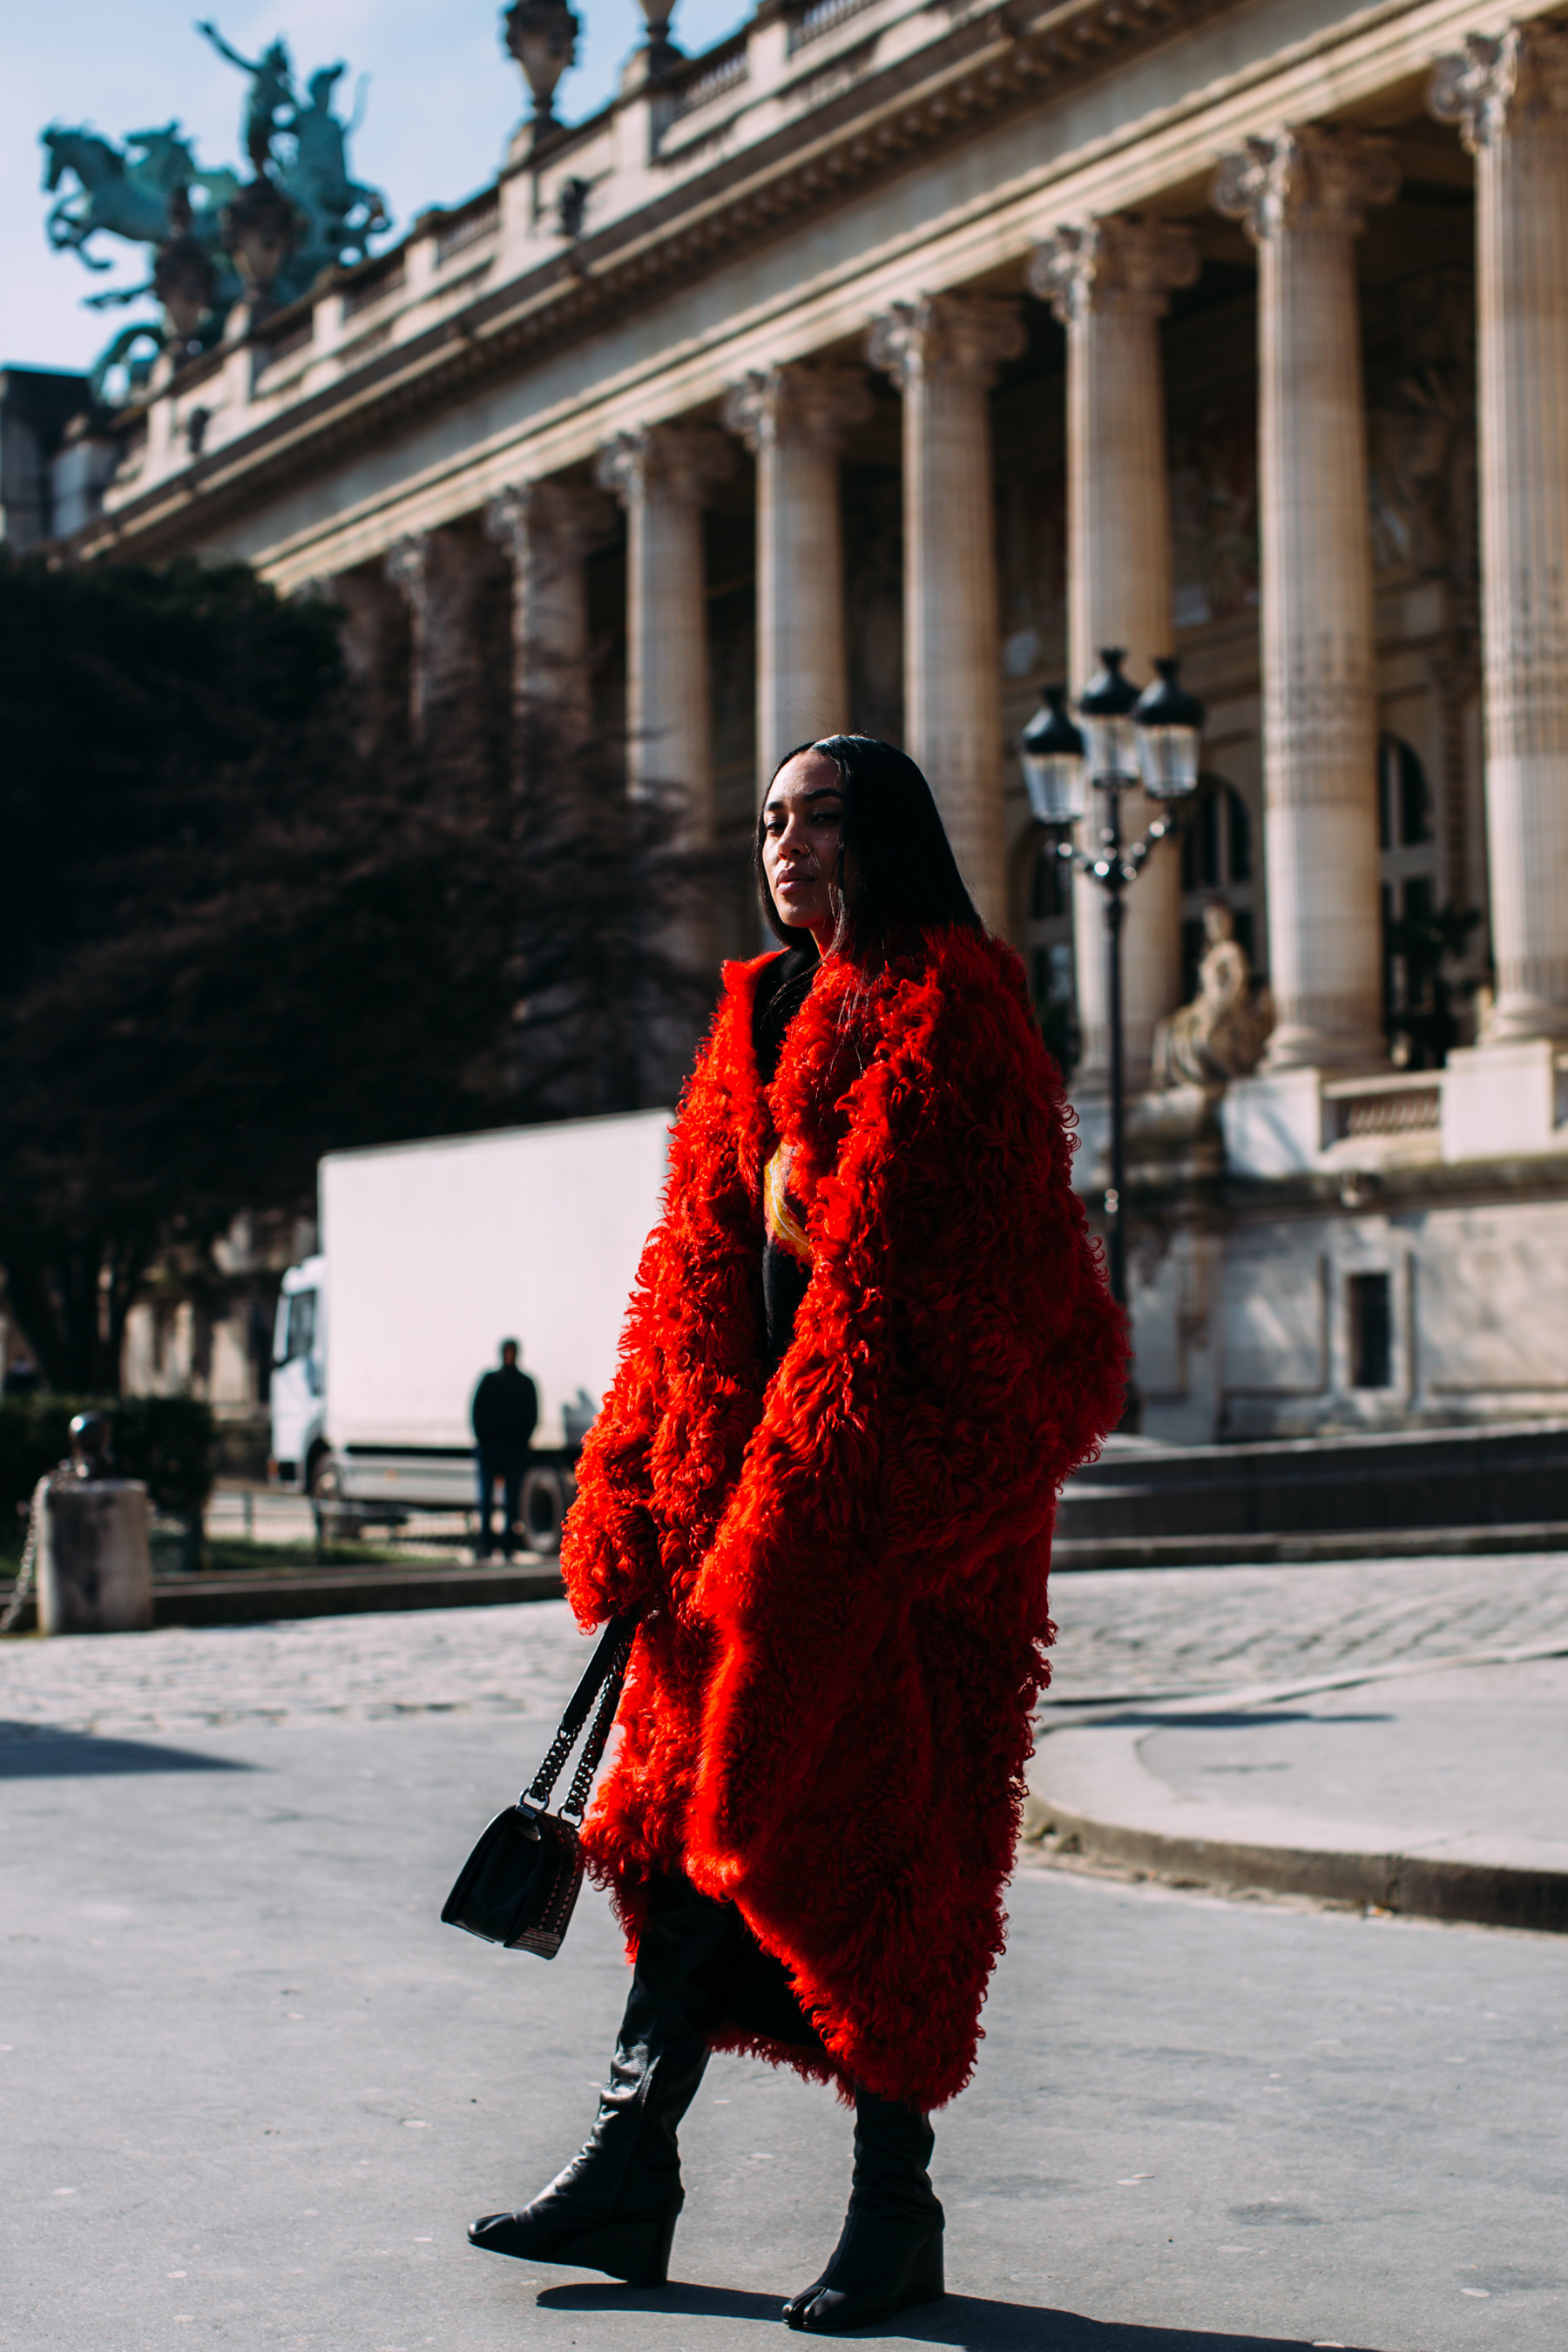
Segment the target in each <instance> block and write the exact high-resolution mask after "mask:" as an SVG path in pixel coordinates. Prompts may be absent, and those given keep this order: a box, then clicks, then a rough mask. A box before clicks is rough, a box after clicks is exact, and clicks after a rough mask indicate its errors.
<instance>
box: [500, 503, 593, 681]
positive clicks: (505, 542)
mask: <svg viewBox="0 0 1568 2352" xmlns="http://www.w3.org/2000/svg"><path fill="white" fill-rule="evenodd" d="M614 516H615V509H614V508H613V506H612V505H611V503H610V501H609V499H607V498H606V497H605V494H604V492H603V491H602V490H595V489H592V488H589V487H588V485H587V484H585V483H583V484H579V483H575V482H518V483H512V484H509V485H508V487H507V488H505V489H504V490H500V491H498V492H497V494H496V496H495V497H494V498H493V499H491V500H490V502H489V506H488V507H487V508H486V509H485V530H486V531H487V532H488V534H489V537H490V538H491V539H492V540H493V541H495V543H496V545H497V546H498V547H500V549H501V550H502V551H503V552H504V553H505V555H506V558H507V561H508V562H509V564H510V570H511V646H512V690H513V694H514V696H515V698H516V700H517V703H518V705H519V707H520V709H521V708H527V707H529V706H531V705H534V704H538V705H542V706H546V707H549V708H552V709H555V710H557V711H559V712H561V713H562V714H563V716H565V717H567V718H569V719H571V720H572V721H573V722H574V723H575V724H576V725H577V726H579V727H584V726H586V725H587V723H588V721H589V718H590V709H589V704H590V685H589V677H588V591H587V582H586V578H585V576H584V563H585V562H586V559H587V556H588V554H589V553H590V551H592V549H593V548H594V547H595V544H596V543H598V542H600V541H604V540H605V539H606V538H607V537H608V536H609V533H610V530H611V526H612V523H613V520H614Z"/></svg>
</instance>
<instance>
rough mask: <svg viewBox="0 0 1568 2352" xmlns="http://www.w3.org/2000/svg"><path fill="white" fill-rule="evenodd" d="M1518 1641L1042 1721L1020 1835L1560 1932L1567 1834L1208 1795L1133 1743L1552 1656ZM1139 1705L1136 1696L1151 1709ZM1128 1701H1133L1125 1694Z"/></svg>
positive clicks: (1187, 1879)
mask: <svg viewBox="0 0 1568 2352" xmlns="http://www.w3.org/2000/svg"><path fill="white" fill-rule="evenodd" d="M1562 1654H1563V1643H1561V1642H1555V1643H1541V1644H1539V1645H1535V1646H1532V1647H1531V1648H1530V1649H1528V1650H1522V1651H1520V1650H1516V1651H1511V1652H1496V1651H1494V1652H1490V1653H1485V1654H1480V1653H1471V1654H1468V1655H1467V1656H1464V1657H1456V1658H1448V1659H1429V1660H1425V1661H1422V1662H1420V1663H1419V1664H1399V1665H1395V1666H1392V1667H1389V1668H1386V1669H1384V1671H1383V1672H1382V1673H1378V1672H1377V1671H1375V1670H1373V1669H1367V1670H1363V1671H1361V1672H1354V1671H1352V1672H1347V1673H1342V1674H1339V1675H1323V1676H1321V1677H1314V1678H1312V1679H1311V1680H1310V1681H1306V1682H1296V1683H1292V1684H1289V1685H1274V1686H1264V1685H1253V1686H1251V1687H1249V1688H1247V1689H1246V1690H1241V1691H1232V1692H1229V1693H1226V1692H1224V1691H1213V1690H1211V1691H1206V1692H1204V1693H1201V1694H1199V1693H1194V1694H1193V1695H1192V1696H1187V1697H1184V1698H1182V1699H1179V1700H1176V1701H1174V1702H1173V1703H1168V1704H1166V1705H1165V1706H1161V1707H1160V1709H1159V1712H1158V1713H1157V1714H1152V1713H1148V1714H1142V1716H1141V1719H1139V1720H1136V1721H1134V1722H1132V1723H1117V1722H1115V1721H1110V1722H1102V1723H1100V1724H1097V1725H1093V1726H1090V1725H1089V1724H1086V1723H1085V1722H1084V1720H1083V1718H1082V1717H1081V1716H1080V1717H1079V1720H1078V1721H1077V1722H1076V1723H1070V1724H1068V1726H1067V1727H1063V1728H1062V1729H1059V1730H1058V1729H1053V1728H1050V1727H1048V1726H1047V1730H1046V1734H1045V1737H1044V1738H1042V1740H1041V1744H1040V1747H1039V1748H1038V1749H1037V1753H1036V1755H1035V1758H1034V1760H1033V1763H1032V1764H1031V1766H1030V1768H1029V1771H1028V1776H1027V1789H1026V1799H1025V1806H1024V1837H1025V1840H1026V1842H1027V1843H1033V1844H1036V1845H1037V1846H1040V1847H1043V1848H1044V1850H1045V1852H1046V1853H1047V1855H1048V1856H1051V1857H1055V1856H1058V1855H1060V1856H1062V1857H1063V1858H1068V1857H1070V1856H1073V1855H1081V1856H1082V1857H1083V1858H1084V1859H1085V1860H1087V1861H1092V1862H1101V1863H1107V1864H1112V1865H1115V1866H1117V1867H1119V1868H1121V1869H1124V1870H1131V1871H1135V1872H1137V1873H1139V1874H1142V1875H1145V1876H1148V1877H1152V1878H1160V1879H1164V1880H1166V1881H1169V1882H1171V1883H1173V1884H1174V1885H1183V1886H1200V1887H1202V1886H1209V1887H1215V1888H1218V1889H1224V1890H1226V1891H1227V1892H1233V1893H1241V1892H1258V1893H1264V1894H1271V1895H1305V1896H1308V1897H1309V1898H1310V1899H1312V1900H1315V1901H1318V1902H1322V1903H1338V1904H1346V1905H1350V1906H1355V1907H1358V1908H1365V1909H1375V1910H1379V1911H1390V1912H1396V1913H1400V1914H1403V1915H1405V1916H1410V1917H1415V1918H1426V1919H1447V1920H1462V1921H1468V1922H1469V1923H1470V1924H1472V1925H1474V1926H1478V1927H1516V1928H1530V1929H1534V1930H1535V1931H1537V1932H1538V1933H1539V1932H1546V1933H1549V1934H1552V1935H1568V1843H1559V1842H1557V1841H1552V1842H1550V1843H1549V1842H1547V1841H1545V1840H1540V1839H1530V1838H1510V1837H1507V1836H1506V1835H1502V1836H1500V1835H1498V1834H1496V1833H1495V1832H1492V1833H1486V1834H1476V1833H1473V1832H1471V1833H1467V1832H1454V1833H1449V1834H1442V1835H1436V1836H1434V1835H1432V1834H1430V1833H1428V1832H1420V1831H1415V1830H1412V1829H1410V1828H1409V1827H1407V1826H1401V1827H1398V1828H1393V1827H1389V1826H1388V1825H1386V1824H1379V1823H1373V1822H1330V1821H1315V1820H1313V1819H1311V1818H1310V1816H1307V1815H1304V1814H1301V1813H1299V1812H1286V1811H1268V1810H1264V1809H1262V1808H1250V1807H1248V1808H1244V1807H1237V1806H1223V1805H1218V1804H1212V1803H1209V1802H1207V1801H1205V1800H1203V1799H1201V1798H1194V1797H1191V1796H1188V1795H1186V1794H1185V1793H1184V1791H1182V1790H1178V1789H1175V1788H1173V1787H1172V1786H1171V1785H1170V1784H1169V1783H1168V1782H1167V1781H1164V1780H1161V1779H1159V1778H1158V1776H1157V1775H1156V1774H1155V1773H1153V1772H1152V1771H1151V1770H1150V1769H1148V1767H1147V1766H1146V1765H1145V1764H1144V1763H1143V1761H1142V1757H1141V1755H1140V1753H1139V1749H1140V1747H1141V1744H1142V1740H1143V1739H1144V1738H1147V1737H1148V1736H1149V1735H1150V1734H1151V1733H1152V1732H1153V1731H1155V1730H1162V1729H1166V1728H1169V1727H1175V1726H1177V1725H1179V1724H1180V1723H1181V1722H1182V1720H1183V1718H1184V1717H1192V1716H1194V1715H1198V1714H1208V1713H1213V1712H1215V1711H1217V1710H1220V1709H1224V1710H1226V1712H1233V1711H1234V1712H1239V1711H1241V1710H1244V1709H1245V1710H1247V1711H1250V1710H1252V1709H1254V1708H1256V1709H1258V1712H1259V1714H1260V1716H1262V1717H1264V1718H1265V1719H1266V1714H1267V1708H1268V1705H1269V1704H1271V1703H1278V1702H1279V1701H1281V1700H1285V1699H1289V1698H1295V1697H1304V1696H1309V1695H1310V1693H1311V1692H1312V1691H1323V1690H1328V1689H1343V1688H1346V1687H1349V1686H1352V1685H1357V1684H1363V1683H1369V1682H1380V1681H1388V1680H1397V1679H1404V1678H1405V1676H1407V1675H1411V1674H1434V1673H1445V1672H1451V1671H1453V1670H1455V1669H1457V1668H1462V1667H1465V1666H1471V1665H1482V1664H1499V1665H1500V1664H1525V1663H1528V1662H1529V1661H1530V1660H1531V1659H1535V1658H1542V1657H1553V1656H1561V1655H1562ZM1148 1704H1149V1702H1144V1705H1148ZM1131 1705H1132V1706H1136V1705H1137V1702H1135V1701H1134V1702H1131Z"/></svg>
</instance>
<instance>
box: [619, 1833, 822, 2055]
mask: <svg viewBox="0 0 1568 2352" xmlns="http://www.w3.org/2000/svg"><path fill="white" fill-rule="evenodd" d="M651 1893H652V1898H653V1899H652V1902H651V1904H650V1905H649V1911H648V1921H647V1927H645V1929H644V1930H643V1937H642V1946H641V1948H639V1951H638V1956H637V1962H638V1970H639V1973H646V1974H647V1975H648V1976H650V1977H653V1978H656V1979H657V1977H658V1976H660V1975H663V1974H664V1973H666V1971H667V1970H668V1969H669V1968H670V1967H674V1968H676V1969H679V1971H680V1972H681V1973H682V1974H683V1975H685V1976H686V1978H687V1979H688V1980H689V1983H690V1984H692V1985H693V1986H694V1987H696V1988H697V1989H698V1990H699V1991H700V1994H701V1996H702V1998H701V2001H700V2015H701V2029H700V2030H701V2031H703V2032H707V2033H710V2034H711V2033H718V2032H721V2031H722V2030H723V2029H724V2028H725V2027H726V2026H729V2027H731V2028H734V2029H736V2030H738V2031H739V2032H742V2033H754V2034H756V2035H758V2036H759V2038H761V2039H763V2040H765V2041H768V2042H784V2043H787V2044H789V2045H791V2046H793V2047H795V2048H801V2047H804V2048H806V2049H810V2050H821V2048H822V2038H821V2036H820V2035H819V2033H818V2032H817V2031H816V2026H815V2025H813V2023H812V2021H811V2020H810V2018H809V2017H808V2016H807V2015H806V2013H805V2011H804V2010H803V2009H802V2007H801V2005H800V2002H799V2000H797V1998H796V1996H795V1987H794V1985H793V1984H792V1983H791V1982H790V1978H789V1971H788V1969H786V1968H785V1967H784V1962H783V1961H782V1960H779V1959H775V1958H774V1957H773V1954H772V1953H771V1952H764V1951H763V1948H762V1946H761V1945H760V1944H759V1943H758V1941H757V1939H756V1937H754V1936H753V1935H752V1931H751V1929H750V1928H749V1927H747V1925H746V1923H745V1921H744V1919H743V1918H742V1916H741V1914H740V1912H739V1911H738V1910H737V1909H736V1907H735V1906H734V1905H733V1904H732V1903H715V1902H714V1901H713V1899H712V1898H711V1896H710V1895H700V1894H699V1893H698V1891H697V1889H696V1887H695V1886H693V1885H692V1884H691V1881H690V1880H689V1878H687V1877H685V1876H684V1875H682V1874H679V1873H677V1874H672V1875H666V1876H662V1877H659V1878H656V1879H655V1881H654V1883H653V1886H652V1889H651ZM645 1950H646V1953H647V1966H646V1967H645V1961H644V1951H645Z"/></svg>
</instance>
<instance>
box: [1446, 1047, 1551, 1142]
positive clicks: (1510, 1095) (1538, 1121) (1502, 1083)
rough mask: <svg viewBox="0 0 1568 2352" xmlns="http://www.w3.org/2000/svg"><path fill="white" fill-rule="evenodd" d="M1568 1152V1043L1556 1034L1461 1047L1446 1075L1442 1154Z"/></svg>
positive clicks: (1456, 1050) (1449, 1060) (1447, 1066)
mask: <svg viewBox="0 0 1568 2352" xmlns="http://www.w3.org/2000/svg"><path fill="white" fill-rule="evenodd" d="M1542 1151H1568V1045H1565V1044H1564V1042H1563V1040H1561V1039H1556V1038H1552V1037H1531V1038H1522V1039H1520V1040H1519V1041H1517V1042H1513V1041H1510V1040H1505V1039H1499V1040H1497V1041H1495V1042H1493V1043H1489V1044H1488V1045H1461V1046H1458V1047H1456V1048H1455V1050H1454V1051H1453V1052H1452V1053H1451V1054H1450V1055H1448V1059H1447V1065H1446V1066H1445V1068H1444V1071H1443V1157H1444V1159H1445V1160H1497V1159H1500V1158H1506V1157H1509V1156H1510V1155H1512V1154H1514V1153H1516V1152H1542Z"/></svg>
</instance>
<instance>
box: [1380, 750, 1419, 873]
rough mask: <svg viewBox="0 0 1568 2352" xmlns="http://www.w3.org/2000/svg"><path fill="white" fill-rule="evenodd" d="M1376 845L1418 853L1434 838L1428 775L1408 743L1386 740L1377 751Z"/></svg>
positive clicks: (1381, 847) (1382, 847)
mask: <svg viewBox="0 0 1568 2352" xmlns="http://www.w3.org/2000/svg"><path fill="white" fill-rule="evenodd" d="M1377 785H1378V790H1377V843H1378V847H1379V848H1380V849H1416V848H1419V846H1420V845H1421V844H1422V843H1423V842H1425V841H1430V840H1431V838H1432V795H1431V793H1430V792H1429V791H1428V789H1427V784H1426V769H1425V768H1424V767H1423V766H1422V764H1421V762H1420V761H1419V760H1418V759H1417V758H1416V756H1415V752H1414V751H1412V750H1411V748H1410V746H1409V744H1408V743H1406V742H1405V741H1404V740H1402V739H1401V738H1400V737H1399V736H1397V735H1384V736H1383V737H1382V738H1381V739H1380V740H1379V742H1378V747H1377Z"/></svg>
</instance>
